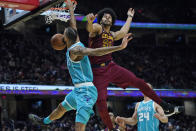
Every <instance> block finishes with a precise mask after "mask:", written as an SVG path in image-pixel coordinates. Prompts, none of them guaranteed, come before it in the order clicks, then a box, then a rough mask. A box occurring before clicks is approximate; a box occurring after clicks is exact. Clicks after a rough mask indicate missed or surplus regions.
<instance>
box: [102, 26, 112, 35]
mask: <svg viewBox="0 0 196 131" xmlns="http://www.w3.org/2000/svg"><path fill="white" fill-rule="evenodd" d="M102 27H103V30H104V31H105V32H107V33H109V32H110V26H102Z"/></svg>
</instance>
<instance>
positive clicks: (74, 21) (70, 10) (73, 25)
mask: <svg viewBox="0 0 196 131" xmlns="http://www.w3.org/2000/svg"><path fill="white" fill-rule="evenodd" d="M67 7H68V8H69V13H70V16H71V18H70V26H71V27H72V28H74V29H76V30H77V27H76V18H75V16H74V9H73V3H72V2H71V0H67Z"/></svg>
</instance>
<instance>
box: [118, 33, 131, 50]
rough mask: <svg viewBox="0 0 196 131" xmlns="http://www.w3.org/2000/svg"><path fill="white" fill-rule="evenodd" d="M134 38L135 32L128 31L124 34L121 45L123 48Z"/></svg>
mask: <svg viewBox="0 0 196 131" xmlns="http://www.w3.org/2000/svg"><path fill="white" fill-rule="evenodd" d="M132 39H133V34H132V33H128V34H126V35H125V36H124V38H123V40H122V43H121V45H120V47H121V49H125V48H126V47H127V44H128V42H129V41H130V40H132Z"/></svg>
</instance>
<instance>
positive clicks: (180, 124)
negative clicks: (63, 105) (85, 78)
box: [0, 111, 196, 131]
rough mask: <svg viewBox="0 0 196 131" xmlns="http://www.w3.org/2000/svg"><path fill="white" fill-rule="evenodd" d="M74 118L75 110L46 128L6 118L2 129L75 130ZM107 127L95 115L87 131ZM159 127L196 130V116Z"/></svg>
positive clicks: (171, 120) (173, 119)
mask: <svg viewBox="0 0 196 131" xmlns="http://www.w3.org/2000/svg"><path fill="white" fill-rule="evenodd" d="M74 118H75V112H73V111H72V112H69V113H67V114H66V115H65V116H64V118H62V119H60V120H57V121H55V122H53V123H52V124H50V126H49V128H45V129H43V128H41V127H40V126H37V125H33V124H32V123H30V122H29V121H14V120H7V121H6V120H5V121H1V127H0V129H1V130H0V131H74V127H75V126H74V124H75V123H74ZM105 128H106V127H105V126H104V125H103V123H102V122H101V120H100V118H99V117H97V116H93V117H91V118H90V120H89V122H88V124H87V127H86V131H102V130H104V129H105ZM159 129H160V131H195V130H196V117H193V116H186V115H182V114H179V115H175V116H171V117H170V118H169V122H168V123H167V124H162V123H160V126H159ZM127 131H137V125H135V126H128V125H127Z"/></svg>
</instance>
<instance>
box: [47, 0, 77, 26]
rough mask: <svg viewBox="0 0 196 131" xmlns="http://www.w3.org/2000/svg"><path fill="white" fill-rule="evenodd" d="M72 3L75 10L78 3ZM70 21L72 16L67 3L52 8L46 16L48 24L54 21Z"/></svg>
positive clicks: (74, 1)
mask: <svg viewBox="0 0 196 131" xmlns="http://www.w3.org/2000/svg"><path fill="white" fill-rule="evenodd" d="M71 2H72V3H73V8H74V10H75V8H76V5H77V1H76V0H71ZM69 19H70V15H69V9H68V7H66V1H65V2H63V3H61V4H57V5H55V7H53V8H50V9H49V10H48V11H47V13H46V15H45V21H46V24H51V23H52V22H53V21H54V20H60V21H64V22H67V21H68V20H69Z"/></svg>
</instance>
